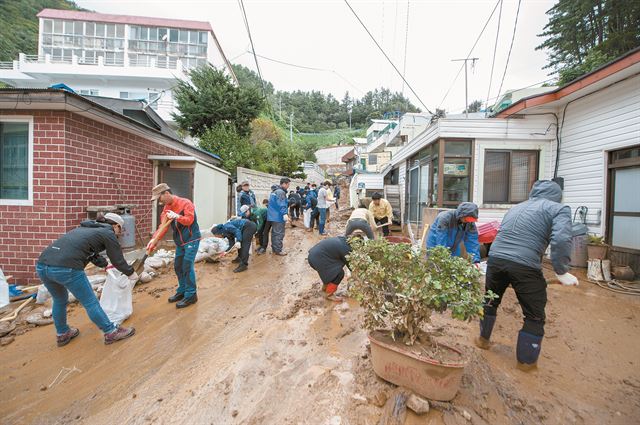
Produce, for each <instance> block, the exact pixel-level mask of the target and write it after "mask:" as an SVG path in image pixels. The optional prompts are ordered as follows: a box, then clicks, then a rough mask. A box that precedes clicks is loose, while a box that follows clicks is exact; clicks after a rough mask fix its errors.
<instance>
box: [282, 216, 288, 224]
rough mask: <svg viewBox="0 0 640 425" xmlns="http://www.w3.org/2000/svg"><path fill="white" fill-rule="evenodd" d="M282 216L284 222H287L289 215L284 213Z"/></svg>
mask: <svg viewBox="0 0 640 425" xmlns="http://www.w3.org/2000/svg"><path fill="white" fill-rule="evenodd" d="M282 218H283V219H284V222H285V223H288V222H289V216H288V215H287V214H285V215H284V216H283V217H282Z"/></svg>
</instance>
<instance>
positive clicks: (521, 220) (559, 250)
mask: <svg viewBox="0 0 640 425" xmlns="http://www.w3.org/2000/svg"><path fill="white" fill-rule="evenodd" d="M561 199H562V189H560V186H558V184H557V183H555V182H552V181H550V180H540V181H537V182H535V184H534V185H533V188H532V189H531V192H530V193H529V200H528V201H525V202H522V203H520V204H518V205H516V206H515V207H513V208H511V209H510V210H509V212H507V214H506V215H505V216H504V219H503V220H502V223H501V224H500V230H499V231H498V236H496V240H495V241H494V242H493V244H492V245H491V250H490V253H489V256H490V257H496V258H502V259H504V260H509V261H513V262H515V263H518V264H522V265H524V266H528V267H532V268H536V269H540V268H542V264H541V258H542V255H543V254H544V252H545V251H546V250H547V246H549V245H551V262H552V264H553V270H554V271H555V272H556V273H557V274H564V273H566V272H567V271H568V270H569V262H570V259H571V208H569V207H568V206H567V205H562V204H561V203H560V201H561Z"/></svg>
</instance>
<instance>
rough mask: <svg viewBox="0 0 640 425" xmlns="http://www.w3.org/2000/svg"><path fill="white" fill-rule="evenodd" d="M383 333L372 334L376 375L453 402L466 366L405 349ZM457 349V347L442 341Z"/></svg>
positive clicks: (452, 349) (375, 332)
mask: <svg viewBox="0 0 640 425" xmlns="http://www.w3.org/2000/svg"><path fill="white" fill-rule="evenodd" d="M380 335H381V333H380V332H379V331H374V332H371V333H369V341H371V362H372V363H373V370H374V371H375V373H376V375H378V376H379V377H380V378H382V379H384V380H385V381H389V382H391V383H393V384H396V385H398V386H402V387H405V388H408V389H410V390H412V391H413V392H415V393H416V394H418V395H421V396H423V397H426V398H428V399H431V400H439V401H450V400H452V399H453V398H454V397H455V396H456V394H457V393H458V389H459V388H460V383H461V382H462V375H463V373H464V368H465V366H466V363H465V362H461V363H441V362H439V361H437V360H434V359H431V358H429V357H426V356H424V355H418V354H415V353H412V352H407V351H405V350H402V348H401V347H398V346H396V345H394V344H389V343H387V342H385V341H383V340H381V339H380ZM438 345H439V346H440V347H444V348H445V349H448V350H451V351H454V352H456V353H458V354H460V355H462V353H460V351H458V350H456V349H455V348H451V347H448V346H446V345H443V344H438Z"/></svg>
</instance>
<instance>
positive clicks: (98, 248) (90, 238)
mask: <svg viewBox="0 0 640 425" xmlns="http://www.w3.org/2000/svg"><path fill="white" fill-rule="evenodd" d="M104 250H106V251H107V256H108V257H109V260H111V264H113V266H114V267H115V268H116V269H118V270H119V271H120V272H121V273H124V274H126V275H127V276H129V275H131V274H132V273H133V267H131V266H130V265H129V264H128V263H127V262H126V260H125V259H124V255H122V248H121V247H120V243H118V238H116V234H115V233H114V232H113V228H112V227H111V225H109V224H107V223H99V222H97V221H93V220H85V221H83V222H82V223H80V227H76V228H75V229H73V230H71V231H69V232H67V233H66V234H65V235H62V236H61V237H60V238H59V239H58V240H56V241H54V242H53V243H51V245H49V246H48V247H46V248H45V250H44V251H42V254H40V257H39V258H38V262H39V263H42V264H46V265H48V266H53V267H67V268H70V269H76V270H84V268H85V267H86V266H87V264H89V262H92V263H93V264H95V265H96V266H98V267H106V266H107V261H106V260H105V259H104V258H103V257H101V256H100V252H102V251H104Z"/></svg>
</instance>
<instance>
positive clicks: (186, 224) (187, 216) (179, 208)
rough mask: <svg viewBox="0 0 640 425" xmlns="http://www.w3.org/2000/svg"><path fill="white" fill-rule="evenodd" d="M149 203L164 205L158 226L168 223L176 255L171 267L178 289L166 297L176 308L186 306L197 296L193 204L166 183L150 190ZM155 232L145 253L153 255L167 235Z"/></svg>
mask: <svg viewBox="0 0 640 425" xmlns="http://www.w3.org/2000/svg"><path fill="white" fill-rule="evenodd" d="M151 194H152V196H151V200H152V201H155V200H158V202H159V203H160V204H162V205H164V208H163V209H162V214H160V223H161V225H162V224H164V223H165V222H166V221H167V220H171V229H172V230H173V241H174V242H175V244H176V256H175V260H174V263H173V267H174V269H175V272H176V276H178V289H177V290H176V293H175V294H174V295H172V296H171V297H169V300H168V301H169V302H170V303H176V308H184V307H188V306H189V305H191V304H195V303H196V302H197V301H198V295H197V293H196V271H195V265H194V263H195V259H196V254H197V253H198V246H199V245H200V227H198V219H197V216H196V211H195V207H194V205H193V202H191V201H190V200H188V199H185V198H181V197H179V196H176V195H174V194H173V193H171V188H170V187H169V185H167V184H166V183H160V184H159V185H157V186H156V187H154V188H153V190H152V191H151ZM167 230H168V228H164V229H163V230H162V231H159V230H156V232H155V233H154V234H153V237H152V238H151V240H150V241H149V243H148V244H147V252H152V251H154V250H155V249H156V247H157V246H158V241H161V240H162V238H163V237H164V235H165V233H166V232H167Z"/></svg>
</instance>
